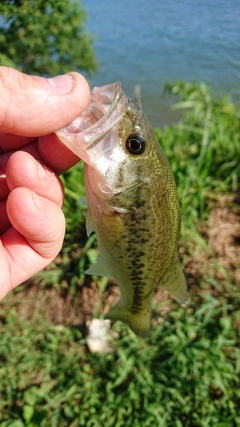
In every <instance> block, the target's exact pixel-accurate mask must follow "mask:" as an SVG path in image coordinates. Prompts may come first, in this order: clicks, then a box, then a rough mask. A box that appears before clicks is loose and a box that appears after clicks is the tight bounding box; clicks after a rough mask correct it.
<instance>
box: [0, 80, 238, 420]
mask: <svg viewBox="0 0 240 427" xmlns="http://www.w3.org/2000/svg"><path fill="white" fill-rule="evenodd" d="M167 90H169V91H171V93H172V94H174V95H177V96H179V97H180V98H181V100H180V101H179V103H178V104H177V106H175V108H176V107H178V108H182V109H183V115H182V119H181V121H180V123H178V124H176V125H174V126H171V127H168V128H166V129H164V130H160V129H156V135H157V137H158V139H159V142H160V144H161V146H162V148H163V150H164V152H165V153H166V155H167V157H168V159H169V161H170V164H171V166H172V169H173V172H174V175H175V178H176V182H177V186H178V191H179V197H180V201H181V210H182V217H183V232H182V242H181V251H182V252H181V254H182V255H181V256H182V258H183V264H184V266H185V269H186V271H187V262H189V260H190V261H192V260H193V259H194V257H196V253H197V256H199V257H201V256H202V254H205V253H206V251H208V250H209V248H208V242H207V240H206V239H205V238H204V235H203V234H201V232H200V229H199V224H201V225H202V226H204V225H205V224H206V221H207V219H208V216H209V213H210V212H211V209H212V208H213V207H215V206H216V203H217V201H218V200H219V198H221V197H225V196H226V195H230V196H231V198H230V200H235V201H231V202H229V204H228V208H229V209H230V210H231V211H232V212H235V213H236V214H238V215H239V196H238V192H239V188H240V186H239V181H240V180H239V175H240V165H239V157H240V144H239V136H240V115H239V110H238V108H237V107H236V105H234V104H233V103H232V102H230V101H229V99H228V98H227V97H226V96H224V97H221V98H219V97H216V96H215V95H214V94H213V93H212V92H211V89H210V88H208V87H207V86H206V85H205V84H202V83H194V84H189V83H186V82H182V81H179V82H176V83H174V84H172V85H168V86H167ZM63 180H64V183H65V186H66V202H65V206H64V211H65V215H66V218H67V233H66V239H65V243H64V247H63V250H62V252H61V255H60V257H58V258H57V259H56V260H55V262H54V263H52V265H51V266H50V267H49V268H48V269H47V270H45V271H44V272H41V273H40V274H39V275H38V276H37V278H35V280H36V281H37V285H38V286H39V288H40V289H43V290H44V289H46V288H49V287H50V288H51V287H56V289H57V290H59V292H61V289H62V288H64V287H66V286H67V287H68V289H69V292H71V294H72V295H73V296H74V295H77V292H78V289H79V287H82V286H83V284H84V280H85V277H84V273H83V272H84V269H85V268H86V267H87V265H88V264H89V262H91V260H92V258H94V257H95V256H96V254H97V246H96V240H95V238H94V237H91V238H90V240H88V239H87V238H86V235H85V231H84V218H85V212H84V209H83V208H81V207H80V206H79V203H78V199H79V197H81V196H82V195H83V194H84V186H83V167H82V165H81V164H79V165H78V166H76V167H74V168H73V169H71V170H70V171H68V172H67V173H66V174H65V175H64V177H63ZM238 244H239V243H237V241H236V245H238ZM232 268H235V272H236V268H237V267H236V266H235V267H232ZM239 268H240V265H239ZM219 272H220V273H221V274H220V273H219ZM236 277H238V276H237V275H234V274H231V271H227V270H226V268H225V267H224V265H221V264H220V263H219V261H218V259H217V255H216V254H215V253H214V252H213V253H210V255H209V263H207V265H206V266H205V268H204V269H203V271H202V272H201V274H199V272H198V271H197V272H196V277H194V286H192V288H190V291H189V294H190V295H189V306H188V308H187V309H186V310H183V309H182V308H180V307H179V306H178V305H177V304H175V303H173V304H172V310H171V312H168V313H167V314H161V315H160V314H159V310H158V308H159V307H158V306H154V307H153V328H152V334H151V337H150V338H149V339H148V340H145V341H143V340H140V339H139V338H137V337H136V336H135V335H134V334H133V333H132V332H131V331H130V330H129V329H128V328H127V327H126V326H124V325H123V324H121V323H120V322H116V323H115V325H114V326H113V333H112V335H111V343H110V344H111V348H112V351H111V352H110V353H108V354H106V355H98V354H94V353H90V352H89V351H88V348H87V345H86V337H85V334H84V333H83V332H81V331H80V329H79V327H74V326H73V325H70V326H64V325H62V324H58V325H54V324H51V323H49V322H48V321H47V319H46V318H45V316H44V314H43V313H42V312H41V313H40V314H39V316H38V317H37V318H36V319H35V318H34V319H33V320H32V322H31V321H27V320H21V321H20V318H19V315H18V307H17V306H16V307H15V306H10V304H9V301H10V298H11V296H10V297H9V298H7V299H6V300H4V301H3V302H2V305H1V306H0V425H1V426H2V427H25V426H26V427H35V426H36V427H38V426H39V427H45V426H52V427H55V426H56V427H65V426H66V427H67V426H69V427H78V426H84V427H101V426H104V427H122V426H124V427H148V426H156V427H213V426H214V427H215V426H218V427H237V426H239V425H240V415H239V406H240V391H239V390H240V387H239V385H240V384H239V374H240V346H239V342H240V290H239V288H238V286H237V285H239V283H237V279H236ZM188 281H189V283H190V277H188ZM99 286H102V292H103V291H104V289H105V286H103V285H102V283H101V282H99ZM19 292H21V289H20V291H19Z"/></svg>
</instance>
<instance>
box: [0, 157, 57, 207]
mask: <svg viewBox="0 0 240 427" xmlns="http://www.w3.org/2000/svg"><path fill="white" fill-rule="evenodd" d="M6 177H7V184H8V187H9V189H10V190H13V189H15V188H17V187H26V188H29V189H30V190H32V191H34V192H35V193H37V194H38V195H39V196H44V197H45V198H47V199H49V200H51V201H53V202H55V203H56V204H58V205H59V206H60V207H62V205H63V199H64V189H63V185H62V182H61V180H60V179H59V178H58V177H57V176H56V175H55V174H54V173H53V171H52V170H50V169H49V168H47V167H46V166H45V165H43V164H41V163H39V162H38V161H37V160H35V159H34V158H33V157H32V156H31V155H30V154H28V153H26V152H24V151H16V152H15V153H13V154H12V155H11V156H10V158H9V160H8V162H7V166H6Z"/></svg>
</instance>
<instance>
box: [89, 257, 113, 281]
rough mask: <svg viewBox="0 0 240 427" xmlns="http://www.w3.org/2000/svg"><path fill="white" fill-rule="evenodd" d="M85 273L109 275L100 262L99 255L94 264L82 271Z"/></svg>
mask: <svg viewBox="0 0 240 427" xmlns="http://www.w3.org/2000/svg"><path fill="white" fill-rule="evenodd" d="M84 273H85V274H90V275H91V276H106V277H109V274H108V273H107V270H106V267H105V265H104V264H103V262H102V259H101V257H99V258H98V259H97V261H96V262H94V264H92V265H90V267H89V268H88V269H87V270H86V271H85V272H84Z"/></svg>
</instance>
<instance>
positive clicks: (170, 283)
mask: <svg viewBox="0 0 240 427" xmlns="http://www.w3.org/2000/svg"><path fill="white" fill-rule="evenodd" d="M159 285H160V286H162V287H163V288H164V289H166V291H167V292H169V294H170V295H172V297H173V298H174V299H175V300H176V301H177V302H178V303H179V304H181V305H182V304H185V303H186V301H187V285H186V279H185V277H184V274H183V271H182V268H181V266H180V264H179V260H178V258H177V256H176V257H175V258H174V261H173V263H172V265H171V267H170V268H169V270H168V271H167V272H166V273H165V274H164V276H163V277H162V279H161V281H160V283H159Z"/></svg>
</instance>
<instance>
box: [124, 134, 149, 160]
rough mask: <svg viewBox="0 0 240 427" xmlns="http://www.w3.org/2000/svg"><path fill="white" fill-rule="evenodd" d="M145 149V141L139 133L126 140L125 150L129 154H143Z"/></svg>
mask: <svg viewBox="0 0 240 427" xmlns="http://www.w3.org/2000/svg"><path fill="white" fill-rule="evenodd" d="M145 148H146V141H145V139H144V138H143V137H142V135H140V134H139V133H134V134H132V135H130V136H129V137H128V138H127V141H126V149H127V150H128V152H129V153H130V154H136V155H138V154H143V153H144V151H145Z"/></svg>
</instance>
